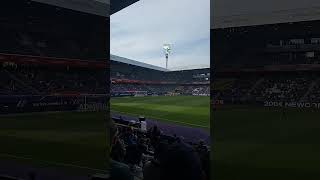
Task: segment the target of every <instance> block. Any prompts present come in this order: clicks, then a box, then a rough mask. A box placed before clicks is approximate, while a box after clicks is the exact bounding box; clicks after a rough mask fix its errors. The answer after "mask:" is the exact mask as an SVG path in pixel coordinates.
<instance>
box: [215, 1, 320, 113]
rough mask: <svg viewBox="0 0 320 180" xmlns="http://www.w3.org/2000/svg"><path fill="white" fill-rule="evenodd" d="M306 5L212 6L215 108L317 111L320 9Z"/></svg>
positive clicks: (314, 3)
mask: <svg viewBox="0 0 320 180" xmlns="http://www.w3.org/2000/svg"><path fill="white" fill-rule="evenodd" d="M309 2H310V3H306V2H303V3H302V2H301V1H285V2H283V3H282V4H281V3H280V4H279V3H278V2H272V1H265V2H263V3H261V4H260V2H259V4H257V3H258V2H255V1H250V0H246V1H244V2H241V4H237V3H236V2H235V3H234V4H231V2H228V1H215V3H212V6H214V7H215V9H217V10H216V11H214V12H212V14H211V16H212V18H211V20H212V21H211V34H212V36H211V51H212V52H213V53H212V54H213V56H212V57H211V58H212V59H211V66H212V67H214V68H212V69H211V71H212V72H211V74H214V76H215V80H214V83H215V88H212V89H211V90H212V92H211V93H212V97H213V98H214V99H213V101H212V103H213V104H222V103H224V104H228V103H231V104H243V105H244V104H246V105H247V104H253V105H256V106H268V107H270V106H276V107H290V108H317V109H318V108H319V102H320V100H319V99H318V98H317V96H318V91H319V87H320V86H319V79H318V78H317V76H318V75H319V70H320V68H319V62H320V61H319V60H320V43H319V42H320V41H319V37H320V34H319V33H318V32H319V27H320V26H319V25H320V24H319V22H320V21H319V20H320V16H319V8H317V7H318V6H319V5H320V4H319V2H318V1H312V0H310V1H309ZM229 3H230V4H229ZM272 4H277V7H274V6H272ZM278 4H279V6H278ZM226 7H228V8H229V11H225V8H226ZM236 7H237V8H236ZM250 7H257V8H255V9H253V8H250ZM230 10H231V11H230ZM230 12H231V13H230ZM225 13H229V14H225Z"/></svg>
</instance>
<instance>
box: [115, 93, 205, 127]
mask: <svg viewBox="0 0 320 180" xmlns="http://www.w3.org/2000/svg"><path fill="white" fill-rule="evenodd" d="M111 111H112V112H118V113H122V114H127V115H133V116H140V115H142V116H145V117H147V118H150V119H154V120H159V121H163V122H169V123H175V124H179V125H184V126H192V127H200V128H204V129H209V128H210V98H209V97H203V96H153V97H152V96H148V97H121V98H112V99H111Z"/></svg>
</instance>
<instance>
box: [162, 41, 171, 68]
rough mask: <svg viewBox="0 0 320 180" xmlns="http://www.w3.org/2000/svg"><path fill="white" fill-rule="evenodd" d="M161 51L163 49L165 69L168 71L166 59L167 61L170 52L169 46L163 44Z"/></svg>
mask: <svg viewBox="0 0 320 180" xmlns="http://www.w3.org/2000/svg"><path fill="white" fill-rule="evenodd" d="M163 49H164V54H165V55H166V69H168V59H169V54H170V52H171V45H170V44H164V45H163Z"/></svg>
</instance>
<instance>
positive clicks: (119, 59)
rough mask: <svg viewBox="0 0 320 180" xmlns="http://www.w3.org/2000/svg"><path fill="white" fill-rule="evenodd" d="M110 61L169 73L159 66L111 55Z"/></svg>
mask: <svg viewBox="0 0 320 180" xmlns="http://www.w3.org/2000/svg"><path fill="white" fill-rule="evenodd" d="M110 59H111V61H116V62H121V63H125V64H130V65H134V66H140V67H144V68H148V69H153V70H158V71H168V70H167V69H165V68H162V67H159V66H154V65H151V64H146V63H142V62H139V61H135V60H131V59H127V58H124V57H120V56H116V55H112V54H110Z"/></svg>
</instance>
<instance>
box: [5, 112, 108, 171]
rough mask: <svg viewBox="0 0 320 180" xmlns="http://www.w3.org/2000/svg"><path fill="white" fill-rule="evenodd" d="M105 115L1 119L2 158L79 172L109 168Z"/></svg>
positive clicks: (15, 116)
mask: <svg viewBox="0 0 320 180" xmlns="http://www.w3.org/2000/svg"><path fill="white" fill-rule="evenodd" d="M108 154H109V153H108V146H107V132H106V113H97V112H95V113H88V112H86V113H82V112H59V113H31V114H18V115H5V116H3V115H2V116H0V159H3V160H8V159H10V160H14V161H17V162H19V163H32V164H34V165H35V166H36V167H37V166H39V167H42V166H48V165H49V166H54V167H59V168H63V169H72V170H76V171H77V172H79V170H81V171H84V172H103V171H104V170H106V168H107V167H108Z"/></svg>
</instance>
